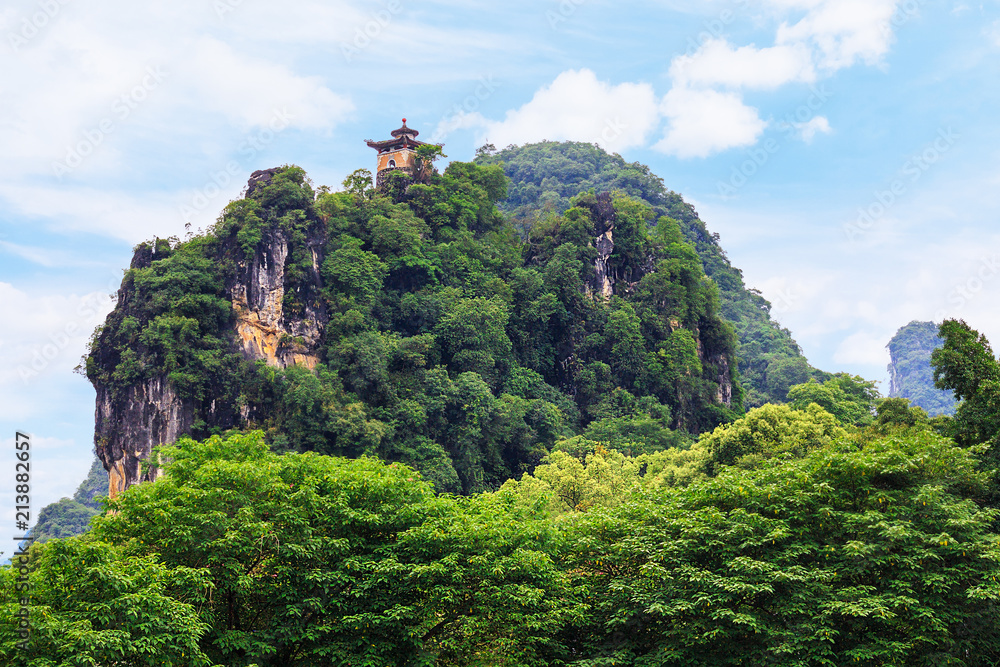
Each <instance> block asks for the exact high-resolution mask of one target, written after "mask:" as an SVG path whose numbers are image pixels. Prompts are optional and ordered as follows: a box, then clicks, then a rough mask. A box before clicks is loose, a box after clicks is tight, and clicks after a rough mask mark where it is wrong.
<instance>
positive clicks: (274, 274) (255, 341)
mask: <svg viewBox="0 0 1000 667" xmlns="http://www.w3.org/2000/svg"><path fill="white" fill-rule="evenodd" d="M317 246H318V244H315V245H312V246H311V247H310V251H311V253H312V260H313V274H314V275H313V278H314V281H315V282H316V283H317V284H318V282H319V280H320V277H319V249H318V247H317ZM288 256H289V248H288V240H287V239H286V238H285V236H284V234H282V233H281V232H280V231H274V232H272V233H270V234H269V235H268V236H267V239H266V242H265V243H263V244H262V247H261V249H260V251H259V252H257V253H255V254H254V256H253V258H252V259H251V260H250V261H249V262H245V263H244V264H243V266H241V269H242V275H241V277H240V279H239V280H237V281H236V282H234V284H233V285H232V287H231V289H230V294H231V296H232V302H233V310H234V312H235V315H236V336H237V338H238V340H239V344H240V347H241V349H242V351H243V353H244V355H246V356H247V357H248V358H250V359H255V360H261V361H265V362H267V363H268V364H269V365H271V366H278V367H281V368H287V367H288V366H293V365H302V366H306V367H307V368H309V369H313V368H315V367H316V364H317V363H319V356H318V355H317V354H316V351H317V350H318V349H319V346H320V343H321V342H322V336H323V326H325V324H326V320H327V316H326V313H325V312H324V311H323V310H322V309H321V308H319V307H315V306H313V305H312V304H306V305H305V313H304V315H303V316H301V317H286V315H285V308H284V299H285V290H286V280H285V264H286V262H287V261H288Z"/></svg>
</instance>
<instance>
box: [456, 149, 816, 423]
mask: <svg viewBox="0 0 1000 667" xmlns="http://www.w3.org/2000/svg"><path fill="white" fill-rule="evenodd" d="M476 163H477V164H488V165H502V166H503V169H504V173H505V174H506V175H507V177H508V178H509V179H510V183H511V185H510V191H509V196H508V197H507V199H506V200H504V201H503V202H502V203H501V204H500V207H501V209H502V210H503V211H504V212H506V213H507V214H508V215H509V216H511V219H512V221H513V223H514V225H515V226H516V227H517V228H518V229H520V230H521V231H522V233H524V234H528V233H529V230H530V229H531V228H532V227H533V226H534V225H535V223H536V221H537V220H539V219H542V218H544V217H545V216H547V215H553V214H561V213H563V212H564V211H566V210H567V209H568V208H569V207H570V205H571V203H570V202H571V200H572V199H573V198H574V197H576V196H578V195H579V194H580V193H584V192H588V191H593V192H604V191H614V192H621V193H624V194H626V195H628V196H629V197H632V198H635V199H639V200H641V201H643V202H645V203H646V204H648V205H649V206H650V207H652V209H653V211H654V212H655V213H654V215H655V216H656V217H660V216H668V217H670V218H671V219H673V220H676V221H677V223H678V225H679V226H680V229H681V231H682V233H683V235H684V238H685V240H686V241H687V242H688V243H690V244H691V245H692V246H693V247H694V249H695V250H696V251H697V253H698V257H699V258H700V260H701V263H702V268H703V270H704V272H705V274H706V275H708V276H709V277H710V278H711V279H712V281H713V282H714V283H715V285H716V286H717V287H718V290H719V303H720V313H721V314H722V316H723V317H724V318H725V319H726V321H727V322H729V323H731V324H732V325H733V328H734V330H735V332H736V334H737V338H738V344H739V347H738V351H737V356H738V357H739V376H740V382H741V383H742V385H743V388H744V391H745V404H746V405H747V407H755V406H759V405H763V404H765V403H781V402H784V401H785V399H786V393H787V391H788V388H789V387H791V386H792V385H794V384H799V383H802V382H806V381H807V380H809V379H810V378H814V379H816V380H819V381H823V380H826V379H829V374H827V373H824V372H822V371H819V370H817V369H814V368H812V367H811V366H810V365H809V364H808V362H807V361H806V359H805V357H803V356H802V352H801V350H800V349H799V346H798V345H797V344H796V343H795V341H794V340H793V339H792V336H791V332H789V331H788V330H787V329H784V328H782V327H781V325H779V324H778V323H777V322H775V321H774V320H772V319H771V316H770V312H771V304H770V303H769V302H768V301H767V300H766V299H765V298H764V297H763V296H762V295H761V294H760V292H759V291H757V290H755V289H753V288H747V286H746V285H745V284H744V282H743V273H742V272H741V271H740V270H739V269H737V268H736V267H734V266H733V265H732V264H731V263H730V262H729V258H728V257H726V253H725V251H724V250H723V249H722V246H721V245H720V243H719V235H718V234H713V233H709V231H708V229H707V228H706V227H705V223H704V222H703V221H702V220H701V219H700V218H699V217H698V213H697V212H696V211H695V210H694V207H692V206H691V205H690V204H688V203H687V202H685V201H684V200H683V198H682V197H681V196H680V195H679V194H677V193H676V192H673V191H671V190H668V189H667V188H666V187H665V186H664V183H663V179H661V178H660V177H658V176H656V175H655V174H653V173H652V172H651V171H650V169H649V167H647V166H646V165H642V164H639V163H638V162H632V163H629V162H626V161H625V160H624V159H623V158H622V157H621V156H620V155H618V154H617V153H616V154H613V155H612V154H608V153H606V152H605V151H603V150H601V149H600V148H599V147H597V146H595V145H593V144H585V143H579V142H561V143H560V142H549V141H546V142H541V143H536V144H526V145H524V146H509V147H507V148H505V149H504V150H501V151H497V150H496V149H495V148H494V147H493V146H491V145H487V146H484V147H483V148H481V149H480V150H479V151H478V153H477V157H476Z"/></svg>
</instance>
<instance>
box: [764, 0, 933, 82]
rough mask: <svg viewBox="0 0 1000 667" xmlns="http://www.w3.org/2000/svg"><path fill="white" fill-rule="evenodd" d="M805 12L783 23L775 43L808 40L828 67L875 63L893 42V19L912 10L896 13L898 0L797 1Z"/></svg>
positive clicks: (906, 15) (903, 16)
mask: <svg viewBox="0 0 1000 667" xmlns="http://www.w3.org/2000/svg"><path fill="white" fill-rule="evenodd" d="M776 4H792V5H795V4H797V5H800V6H802V5H805V6H807V7H808V12H807V14H806V16H805V17H804V18H802V19H801V20H799V21H797V22H795V23H782V25H781V27H780V28H779V29H778V34H777V39H776V43H777V44H778V45H786V44H808V45H810V46H813V47H815V48H816V49H817V51H818V64H819V65H820V66H821V67H823V68H825V69H828V70H837V69H840V68H842V67H849V66H850V65H853V64H855V63H856V62H859V61H860V62H864V63H866V64H869V65H871V64H875V63H877V62H878V61H879V60H880V59H881V58H882V56H884V55H885V54H886V53H887V52H888V51H889V47H890V46H891V44H892V40H893V28H894V21H895V23H899V22H900V21H903V20H905V19H906V18H907V17H908V16H909V15H910V14H912V13H915V12H916V11H917V9H918V7H919V3H917V2H913V3H912V4H913V5H914V7H913V8H912V9H910V8H904V13H903V15H902V16H898V17H897V16H896V15H897V6H898V5H899V4H900V3H899V2H898V0H826V2H813V1H809V0H806V1H805V2H800V3H794V2H793V3H776Z"/></svg>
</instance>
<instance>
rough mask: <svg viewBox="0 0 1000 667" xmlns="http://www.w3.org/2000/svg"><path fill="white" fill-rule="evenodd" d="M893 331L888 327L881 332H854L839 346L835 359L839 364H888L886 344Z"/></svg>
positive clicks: (834, 355)
mask: <svg viewBox="0 0 1000 667" xmlns="http://www.w3.org/2000/svg"><path fill="white" fill-rule="evenodd" d="M903 324H906V323H905V322H904V323H903ZM900 326H902V325H900ZM893 333H894V331H893V332H890V331H889V330H888V329H886V330H885V331H879V332H869V331H858V332H857V333H853V334H851V335H850V336H848V337H847V338H845V339H844V341H843V342H842V343H841V344H840V345H839V346H838V347H837V351H836V352H834V354H833V360H834V361H836V362H837V363H839V364H870V365H873V366H874V365H886V364H888V363H889V351H888V350H886V349H885V346H886V344H887V343H888V342H889V339H891V338H892V335H893Z"/></svg>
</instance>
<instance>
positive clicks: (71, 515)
mask: <svg viewBox="0 0 1000 667" xmlns="http://www.w3.org/2000/svg"><path fill="white" fill-rule="evenodd" d="M106 495H108V473H107V472H105V470H104V466H103V465H101V462H100V461H99V460H98V459H97V458H95V459H94V463H93V464H92V465H91V466H90V472H89V473H88V474H87V478H86V479H85V480H83V482H81V483H80V486H79V487H78V488H77V490H76V493H74V494H73V497H72V498H62V499H61V500H59V502H55V503H51V504H49V505H46V506H45V507H43V508H42V509H41V510H40V511H39V512H38V523H36V524H35V526H34V527H33V528H32V529H31V534H32V536H33V537H34V538H35V540H36V541H38V542H45V541H46V540H51V539H52V538H56V537H70V536H71V535H79V534H80V533H83V532H85V531H86V530H87V528H88V526H89V524H90V519H91V518H93V517H94V516H95V515H97V514H99V513H100V510H101V505H100V503H99V502H97V498H98V497H100V496H106Z"/></svg>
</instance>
